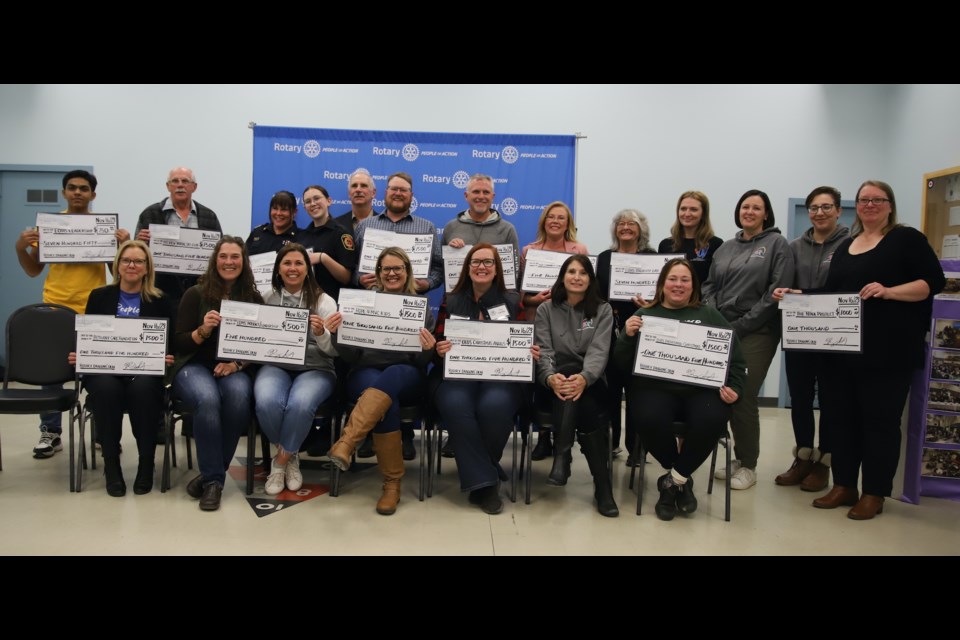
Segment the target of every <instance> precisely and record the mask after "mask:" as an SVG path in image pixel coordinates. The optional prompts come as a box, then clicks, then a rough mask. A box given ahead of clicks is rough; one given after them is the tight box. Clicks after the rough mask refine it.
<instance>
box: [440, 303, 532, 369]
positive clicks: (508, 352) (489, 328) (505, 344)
mask: <svg viewBox="0 0 960 640" xmlns="http://www.w3.org/2000/svg"><path fill="white" fill-rule="evenodd" d="M444 334H445V335H446V338H447V340H449V341H450V342H451V344H452V345H453V346H452V348H451V349H450V351H448V352H447V354H446V355H445V356H444V358H443V378H444V380H496V381H500V382H533V356H532V355H531V354H530V347H532V346H533V323H532V322H496V321H485V322H480V321H476V320H453V319H449V320H447V322H446V324H445V326H444Z"/></svg>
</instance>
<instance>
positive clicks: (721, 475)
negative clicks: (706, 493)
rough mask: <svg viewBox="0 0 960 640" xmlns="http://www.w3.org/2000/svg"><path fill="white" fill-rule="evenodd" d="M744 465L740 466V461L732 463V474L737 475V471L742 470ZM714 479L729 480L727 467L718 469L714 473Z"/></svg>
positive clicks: (732, 461)
mask: <svg viewBox="0 0 960 640" xmlns="http://www.w3.org/2000/svg"><path fill="white" fill-rule="evenodd" d="M742 466H743V465H742V464H740V461H739V460H731V461H730V473H732V474H733V475H737V470H738V469H740V467H742ZM713 477H714V478H716V479H717V480H726V479H727V469H726V467H725V466H724V467H717V470H716V471H715V472H714V474H713Z"/></svg>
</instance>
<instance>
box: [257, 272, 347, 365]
mask: <svg viewBox="0 0 960 640" xmlns="http://www.w3.org/2000/svg"><path fill="white" fill-rule="evenodd" d="M303 302H304V300H303V296H301V295H299V294H291V293H289V292H288V291H287V290H286V289H282V290H281V291H280V292H279V293H278V292H277V291H276V290H275V289H274V290H272V291H270V293H268V294H267V295H266V297H264V299H263V303H264V304H269V305H273V306H275V307H298V308H303ZM336 311H337V303H336V301H334V299H333V298H331V297H330V296H328V295H327V294H325V293H324V294H321V295H320V300H318V301H317V308H316V309H311V310H310V315H314V314H316V315H319V316H320V317H321V318H326V317H327V316H329V315H331V314H333V313H336ZM307 333H308V334H309V336H310V337H312V338H313V339H312V340H310V341H308V342H307V360H306V363H305V364H304V366H302V367H301V366H289V367H283V368H284V369H290V370H291V371H303V370H305V369H317V370H319V371H328V372H330V373H333V374H334V375H336V371H335V370H334V368H333V359H334V358H335V357H337V350H336V349H334V348H333V343H332V342H331V341H330V332H329V331H326V330H324V332H323V333H322V334H320V335H319V336H318V335H315V334H314V333H313V331H312V330H311V329H307Z"/></svg>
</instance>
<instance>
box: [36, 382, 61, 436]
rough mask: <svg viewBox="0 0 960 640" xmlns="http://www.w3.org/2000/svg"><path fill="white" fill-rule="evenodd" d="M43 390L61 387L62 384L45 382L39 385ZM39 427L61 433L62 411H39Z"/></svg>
mask: <svg viewBox="0 0 960 640" xmlns="http://www.w3.org/2000/svg"><path fill="white" fill-rule="evenodd" d="M40 388H41V389H43V390H44V391H49V390H53V389H57V390H59V389H63V385H62V384H45V385H41V386H40ZM40 429H42V430H45V431H49V432H50V433H57V434H60V433H63V413H61V412H60V411H54V412H53V413H41V414H40Z"/></svg>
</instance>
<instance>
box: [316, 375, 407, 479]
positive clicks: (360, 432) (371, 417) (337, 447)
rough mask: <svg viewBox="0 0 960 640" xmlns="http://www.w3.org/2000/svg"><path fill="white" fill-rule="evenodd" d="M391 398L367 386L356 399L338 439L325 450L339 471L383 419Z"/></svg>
mask: <svg viewBox="0 0 960 640" xmlns="http://www.w3.org/2000/svg"><path fill="white" fill-rule="evenodd" d="M391 404H393V400H391V399H390V396H388V395H387V394H385V393H384V392H383V391H380V390H379V389H374V388H373V387H368V388H367V389H366V390H364V392H363V393H362V394H361V395H360V397H359V398H358V399H357V404H356V405H355V406H354V407H353V411H351V412H350V417H349V418H348V419H347V424H346V425H344V427H343V432H341V434H340V439H339V440H337V441H336V442H335V443H334V444H333V446H332V447H330V451H327V457H328V458H330V462H331V463H333V464H334V465H335V466H336V467H337V468H338V469H340V471H346V470H347V469H349V468H350V458H351V457H352V456H353V452H354V451H355V450H356V449H357V447H358V446H360V443H361V442H363V440H364V439H365V438H366V437H367V434H368V433H370V431H372V430H373V428H374V427H375V426H377V423H378V422H380V421H381V420H383V416H385V415H387V411H388V410H389V409H390V405H391Z"/></svg>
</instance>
